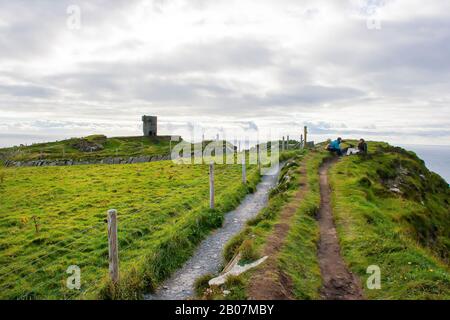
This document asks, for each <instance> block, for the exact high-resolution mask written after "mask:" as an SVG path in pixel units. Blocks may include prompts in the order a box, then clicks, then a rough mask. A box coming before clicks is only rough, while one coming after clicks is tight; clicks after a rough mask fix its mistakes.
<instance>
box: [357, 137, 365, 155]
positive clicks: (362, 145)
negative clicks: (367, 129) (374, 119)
mask: <svg viewBox="0 0 450 320" xmlns="http://www.w3.org/2000/svg"><path fill="white" fill-rule="evenodd" d="M358 150H359V154H367V142H366V141H365V140H364V139H362V138H361V139H359V143H358Z"/></svg>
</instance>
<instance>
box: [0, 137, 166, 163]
mask: <svg viewBox="0 0 450 320" xmlns="http://www.w3.org/2000/svg"><path fill="white" fill-rule="evenodd" d="M169 144H170V141H169V139H166V138H155V137H116V138H107V137H105V136H103V135H93V136H88V137H85V138H72V139H68V140H63V141H56V142H48V143H36V144H32V145H30V146H18V147H11V148H3V149H0V159H3V160H6V159H8V160H12V161H32V160H42V159H46V160H65V159H71V160H94V159H103V158H109V157H134V156H138V155H142V156H154V155H165V154H168V153H169V152H170V151H169V150H170V145H169Z"/></svg>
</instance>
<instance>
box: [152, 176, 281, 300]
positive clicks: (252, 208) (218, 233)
mask: <svg viewBox="0 0 450 320" xmlns="http://www.w3.org/2000/svg"><path fill="white" fill-rule="evenodd" d="M272 173H273V175H266V176H263V178H262V181H261V182H260V183H259V184H258V186H257V190H256V192H255V193H252V194H248V195H247V196H246V197H245V199H244V200H243V201H242V203H241V204H240V205H239V206H238V207H237V208H236V209H235V210H233V211H231V212H229V213H227V214H226V215H225V221H224V224H223V226H222V228H220V229H217V230H215V231H213V232H212V233H211V235H209V236H208V237H207V238H206V239H205V240H203V241H202V242H201V243H200V245H199V247H198V248H197V250H196V252H195V253H194V254H193V256H192V257H191V258H190V259H189V260H188V261H187V262H186V263H185V264H184V266H183V267H182V268H181V269H179V270H178V271H176V272H175V273H174V274H173V275H172V277H171V278H169V279H168V280H166V281H165V282H164V283H163V284H162V286H161V287H160V288H159V289H158V290H156V292H155V293H154V294H148V295H146V296H145V299H146V300H184V299H187V298H189V297H192V296H193V294H194V292H193V285H194V281H195V279H197V278H198V277H200V276H202V275H205V274H208V273H217V272H218V271H220V270H219V268H220V266H221V265H222V263H223V258H222V252H223V247H224V246H225V244H226V243H227V242H228V240H230V239H231V238H232V237H233V236H234V235H235V234H237V233H238V232H239V231H240V230H241V229H242V228H243V227H244V226H245V223H246V221H247V220H249V219H251V218H253V217H255V216H256V215H257V214H258V212H259V211H260V210H261V209H262V208H264V207H265V206H266V205H267V201H268V194H269V191H270V189H272V188H273V187H274V186H275V185H276V183H277V178H278V173H279V169H278V168H277V169H274V170H272Z"/></svg>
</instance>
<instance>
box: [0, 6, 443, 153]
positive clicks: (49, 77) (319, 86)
mask: <svg viewBox="0 0 450 320" xmlns="http://www.w3.org/2000/svg"><path fill="white" fill-rule="evenodd" d="M74 3H75V4H77V5H79V6H80V8H81V23H82V24H81V26H82V28H81V30H69V29H68V28H67V27H66V19H67V13H66V8H67V6H68V5H71V4H74ZM0 6H1V10H0V136H1V135H3V138H2V140H1V142H0V143H1V144H2V145H8V144H11V143H13V140H11V139H12V138H11V134H12V133H14V134H16V135H20V137H23V139H24V141H23V142H24V143H26V142H29V141H35V140H36V139H34V138H33V139H31V138H30V133H32V134H31V136H34V137H39V139H40V138H42V139H46V138H55V137H57V138H63V137H68V136H72V135H84V134H89V133H94V132H99V133H106V134H109V135H130V134H140V129H139V120H140V115H142V114H157V115H159V116H160V117H161V119H162V122H161V126H162V127H161V129H162V132H164V133H169V132H171V131H177V132H173V133H174V134H177V133H181V134H188V133H187V132H188V129H187V128H188V127H189V126H188V125H186V124H187V123H188V122H194V123H199V122H200V124H201V125H202V126H204V127H208V126H209V125H210V124H211V123H213V124H217V123H220V124H221V127H227V126H228V127H233V126H234V125H236V124H237V125H238V126H239V123H240V124H241V125H242V124H245V123H247V124H252V126H253V125H254V126H257V127H258V128H259V129H260V130H268V128H273V127H275V126H276V127H277V128H278V129H279V130H282V131H285V132H286V133H289V132H291V136H294V137H295V134H297V135H299V134H300V128H301V127H302V126H303V124H306V123H308V124H310V125H311V135H312V136H314V135H316V139H322V138H326V137H328V135H336V134H339V135H344V134H348V135H352V134H355V135H358V136H359V135H363V136H367V137H374V138H378V139H385V140H388V141H391V142H394V143H399V142H402V141H403V140H404V139H405V137H407V139H408V141H410V142H411V143H425V142H426V143H432V144H448V143H449V141H450V139H449V138H450V133H449V128H450V126H449V125H450V107H449V102H450V93H449V91H448V88H449V84H450V72H449V71H450V63H449V61H450V60H449V59H448V56H449V55H450V22H449V21H450V3H449V2H448V1H443V0H442V1H439V0H435V1H428V2H426V3H425V2H423V1H418V0H408V1H407V0H367V1H362V0H348V1H344V0H343V1H324V0H319V1H317V0H316V1H312V0H307V1H298V0H277V1H275V0H261V1H250V0H217V1H206V0H195V1H193V0H154V1H151V0H145V1H140V0H133V1H125V0H120V1H114V2H110V1H106V0H99V1H87V0H83V1H81V0H78V1H75V2H73V1H66V0H63V1H57V2H56V1H51V0H36V1H33V2H30V1H25V0H18V1H6V0H0ZM370 6H375V7H376V8H377V13H378V16H379V17H381V30H369V29H368V28H367V26H366V19H367V17H368V16H370V12H369V11H368V10H367V8H369V7H370ZM38 120H39V121H41V122H39V121H38ZM42 121H44V122H42ZM45 121H48V122H47V125H46V122H45ZM18 123H26V124H27V126H26V127H23V126H17V125H16V124H18ZM48 123H53V124H55V123H58V126H54V125H53V126H51V127H49V126H48ZM74 123H78V124H79V125H77V126H76V127H74V125H73V124H74ZM170 123H173V125H170ZM181 123H185V125H182V124H181ZM100 124H105V125H104V126H103V125H100ZM340 124H343V125H344V126H341V125H340ZM244 126H245V125H244ZM314 130H316V131H315V132H314ZM213 131H214V130H213ZM7 137H9V138H7ZM20 137H18V138H17V139H20ZM8 139H9V140H8ZM17 139H15V140H14V141H17ZM9 142H11V143H9ZM14 143H16V142H14Z"/></svg>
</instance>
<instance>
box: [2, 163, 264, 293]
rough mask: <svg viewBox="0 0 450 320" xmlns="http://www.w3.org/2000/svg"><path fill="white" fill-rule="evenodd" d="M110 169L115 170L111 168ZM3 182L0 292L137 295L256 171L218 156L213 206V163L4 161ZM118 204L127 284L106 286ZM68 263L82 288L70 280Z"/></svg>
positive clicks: (218, 217) (168, 268)
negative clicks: (14, 164)
mask: <svg viewBox="0 0 450 320" xmlns="http://www.w3.org/2000/svg"><path fill="white" fill-rule="evenodd" d="M105 168H107V169H108V170H105ZM3 172H4V174H5V175H4V179H3V182H2V183H0V199H1V201H0V266H1V267H0V297H1V298H3V299H39V298H50V299H60V298H82V297H91V298H92V297H99V295H98V293H99V290H100V289H101V288H103V289H102V290H100V291H101V296H100V297H102V298H137V297H139V296H140V293H142V292H143V290H144V289H147V290H148V289H151V288H152V287H154V286H155V285H157V284H158V283H159V282H160V281H161V280H162V279H164V278H165V277H167V276H168V275H169V274H170V273H171V272H173V271H174V270H175V269H176V268H178V267H180V266H181V265H182V263H183V262H184V261H185V260H186V259H187V258H188V257H189V256H190V255H191V253H192V251H193V249H194V247H195V245H196V244H197V243H198V242H199V241H200V240H201V239H202V238H203V237H204V236H205V235H206V234H207V233H208V231H209V230H211V229H212V228H215V227H218V226H220V225H221V223H222V218H223V213H224V212H227V211H229V210H231V209H232V208H234V207H235V206H236V205H237V204H238V202H239V200H240V199H241V198H242V197H243V196H244V195H245V194H246V193H247V192H248V191H251V190H253V188H254V186H255V185H256V183H257V181H258V180H259V174H258V172H257V170H256V167H255V166H250V167H249V170H248V178H249V184H248V186H247V187H245V186H243V185H242V184H241V167H240V165H216V169H215V175H216V181H215V184H216V209H215V210H210V209H209V208H208V199H209V198H208V196H209V193H208V192H209V187H208V185H209V184H208V166H206V165H194V166H193V165H175V164H173V163H172V162H170V161H161V162H153V163H144V164H135V165H111V166H105V165H88V166H71V167H42V168H6V169H3ZM110 208H115V209H117V210H118V212H119V216H118V219H119V220H118V228H119V255H120V271H121V283H120V285H119V286H118V287H113V288H112V287H110V286H108V283H107V281H106V280H105V279H106V277H105V276H106V274H107V270H108V244H107V232H106V223H105V218H106V211H107V209H110ZM70 265H78V266H79V267H80V268H81V292H78V291H70V290H68V289H67V288H66V279H67V277H68V276H69V274H67V273H66V269H67V268H68V266H70Z"/></svg>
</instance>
